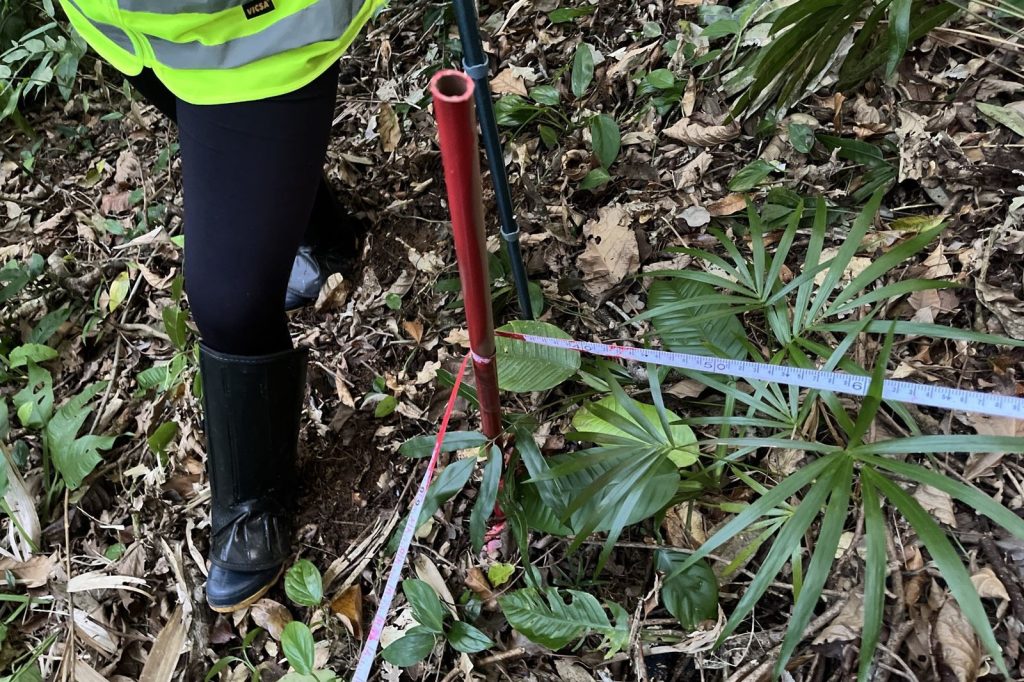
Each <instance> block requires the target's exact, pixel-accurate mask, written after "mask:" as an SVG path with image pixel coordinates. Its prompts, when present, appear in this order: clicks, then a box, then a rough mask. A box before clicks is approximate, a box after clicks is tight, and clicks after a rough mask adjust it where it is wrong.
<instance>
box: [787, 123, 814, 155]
mask: <svg viewBox="0 0 1024 682" xmlns="http://www.w3.org/2000/svg"><path fill="white" fill-rule="evenodd" d="M789 143H790V144H792V145H793V149H795V150H797V151H798V152H800V153H801V154H807V153H808V152H810V151H811V149H812V148H814V131H813V130H812V129H811V127H810V126H809V125H806V124H804V123H790V124H789Z"/></svg>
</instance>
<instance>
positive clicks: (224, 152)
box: [177, 68, 337, 355]
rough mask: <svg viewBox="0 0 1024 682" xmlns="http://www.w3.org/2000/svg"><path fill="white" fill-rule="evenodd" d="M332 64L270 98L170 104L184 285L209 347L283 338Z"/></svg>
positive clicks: (271, 346)
mask: <svg viewBox="0 0 1024 682" xmlns="http://www.w3.org/2000/svg"><path fill="white" fill-rule="evenodd" d="M336 88H337V69H336V68H332V69H330V70H328V71H327V72H326V73H324V74H323V75H322V76H321V77H320V78H318V79H316V80H315V81H313V82H312V83H310V84H309V85H307V86H306V87H304V88H302V89H300V90H298V91H296V92H293V93H290V94H288V95H284V96H281V97H275V98H272V99H268V100H260V101H255V102H242V103H238V104H224V105H216V106H197V105H192V104H188V103H186V102H179V103H178V107H177V113H178V121H179V135H180V139H181V142H180V143H181V155H182V162H183V164H184V168H183V184H184V194H185V286H186V289H187V291H188V294H189V302H190V305H191V308H192V315H193V317H194V318H195V321H196V324H197V326H198V327H199V330H200V332H201V333H202V335H203V337H204V339H205V342H206V344H207V345H209V346H210V347H212V348H214V349H216V350H218V351H221V352H225V353H232V354H237V355H259V354H266V353H273V352H277V351H280V350H284V349H287V348H289V347H290V346H291V341H290V339H289V337H288V329H287V317H286V316H285V312H284V297H285V290H286V288H287V284H288V275H289V271H290V269H291V265H292V258H293V257H294V255H295V252H296V250H297V249H298V247H299V244H300V242H301V241H302V236H303V232H304V231H305V229H306V225H307V223H308V221H309V218H310V214H311V212H312V207H313V204H314V201H315V198H316V192H317V185H318V183H319V182H320V178H321V175H322V168H323V163H324V157H325V155H326V150H327V140H328V136H329V134H330V129H331V117H332V114H333V112H334V100H335V93H336Z"/></svg>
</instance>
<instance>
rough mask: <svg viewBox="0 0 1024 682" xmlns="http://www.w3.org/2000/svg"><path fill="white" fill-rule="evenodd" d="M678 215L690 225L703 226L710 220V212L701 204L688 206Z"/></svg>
mask: <svg viewBox="0 0 1024 682" xmlns="http://www.w3.org/2000/svg"><path fill="white" fill-rule="evenodd" d="M679 217H680V218H682V219H683V220H685V221H686V224H687V225H689V226H690V227H703V226H705V225H707V224H708V223H710V222H711V213H709V212H708V210H707V209H706V208H704V207H703V206H688V207H687V208H685V209H684V210H683V212H682V213H680V214H679Z"/></svg>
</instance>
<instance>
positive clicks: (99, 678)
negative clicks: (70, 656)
mask: <svg viewBox="0 0 1024 682" xmlns="http://www.w3.org/2000/svg"><path fill="white" fill-rule="evenodd" d="M75 682H108V680H107V678H105V677H103V675H100V674H99V673H98V672H96V669H95V668H93V667H92V666H91V665H89V664H88V663H86V662H85V661H83V660H82V659H81V658H79V659H76V660H75Z"/></svg>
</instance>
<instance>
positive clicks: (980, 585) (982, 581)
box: [971, 566, 1010, 601]
mask: <svg viewBox="0 0 1024 682" xmlns="http://www.w3.org/2000/svg"><path fill="white" fill-rule="evenodd" d="M971 583H972V584H973V585H974V589H975V590H977V592H978V596H979V597H981V598H983V599H999V600H1001V601H1010V595H1009V594H1008V593H1007V592H1006V586H1004V585H1003V582H1002V581H1001V580H1000V579H999V578H997V577H996V573H995V571H993V570H992V569H991V568H989V567H988V566H986V567H984V568H982V569H981V570H979V571H978V572H977V573H975V574H974V575H972V576H971Z"/></svg>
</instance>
